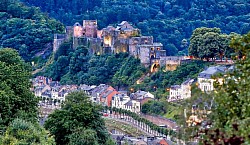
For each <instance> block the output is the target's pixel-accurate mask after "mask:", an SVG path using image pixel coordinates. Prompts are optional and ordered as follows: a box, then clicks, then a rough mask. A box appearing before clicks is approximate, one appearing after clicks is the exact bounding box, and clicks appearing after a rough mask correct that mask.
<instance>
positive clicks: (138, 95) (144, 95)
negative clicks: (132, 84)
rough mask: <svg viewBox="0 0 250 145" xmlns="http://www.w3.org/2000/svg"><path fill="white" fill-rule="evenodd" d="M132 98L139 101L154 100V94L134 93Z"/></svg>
mask: <svg viewBox="0 0 250 145" xmlns="http://www.w3.org/2000/svg"><path fill="white" fill-rule="evenodd" d="M130 97H131V98H132V99H137V100H138V99H143V98H152V99H154V95H153V94H151V93H150V92H145V91H141V90H138V91H136V92H135V93H132V94H131V95H130Z"/></svg>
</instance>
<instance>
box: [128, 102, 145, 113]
mask: <svg viewBox="0 0 250 145" xmlns="http://www.w3.org/2000/svg"><path fill="white" fill-rule="evenodd" d="M124 109H125V110H129V111H131V112H134V113H140V112H141V103H140V101H138V100H130V101H128V102H127V103H126V104H124Z"/></svg>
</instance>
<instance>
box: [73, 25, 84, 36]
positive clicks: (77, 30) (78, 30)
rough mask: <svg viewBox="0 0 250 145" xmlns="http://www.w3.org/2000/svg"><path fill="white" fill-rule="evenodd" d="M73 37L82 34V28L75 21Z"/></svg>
mask: <svg viewBox="0 0 250 145" xmlns="http://www.w3.org/2000/svg"><path fill="white" fill-rule="evenodd" d="M73 31H74V32H73V35H74V37H82V36H83V28H82V26H81V25H80V24H79V23H75V25H74V28H73Z"/></svg>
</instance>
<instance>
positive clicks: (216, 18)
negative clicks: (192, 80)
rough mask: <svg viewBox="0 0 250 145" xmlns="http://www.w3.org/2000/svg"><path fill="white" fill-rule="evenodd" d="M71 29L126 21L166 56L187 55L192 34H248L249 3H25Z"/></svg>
mask: <svg viewBox="0 0 250 145" xmlns="http://www.w3.org/2000/svg"><path fill="white" fill-rule="evenodd" d="M22 1H23V2H25V3H27V4H29V5H31V6H38V7H40V8H41V10H42V11H44V12H46V13H48V15H49V16H51V17H53V18H55V19H57V20H59V21H61V22H62V23H63V24H65V25H69V26H72V25H74V23H75V22H80V23H81V22H82V20H84V19H97V20H98V26H99V29H102V28H104V27H107V26H108V25H111V24H117V23H119V22H121V21H123V20H126V21H129V22H130V23H132V24H133V25H134V26H135V27H137V28H139V29H141V32H142V34H143V35H152V36H154V39H155V41H157V42H161V43H163V45H164V48H165V49H166V50H167V55H183V54H187V53H188V51H187V48H188V43H185V42H186V40H189V38H190V37H191V34H192V31H193V30H194V29H196V28H198V27H209V28H213V27H218V28H220V29H221V30H222V33H226V34H229V33H231V32H235V33H238V34H245V33H247V32H248V30H249V29H250V24H249V21H250V15H249V13H250V9H249V7H250V3H249V2H250V1H249V0H217V1H215V0H189V1H183V0H94V1H92V0H81V1H80V0H71V1H65V0H44V1H37V0H22Z"/></svg>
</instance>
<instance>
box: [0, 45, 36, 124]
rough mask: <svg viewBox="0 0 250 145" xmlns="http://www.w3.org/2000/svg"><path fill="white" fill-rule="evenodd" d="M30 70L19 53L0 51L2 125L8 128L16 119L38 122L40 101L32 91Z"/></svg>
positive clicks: (0, 109) (7, 50)
mask: <svg viewBox="0 0 250 145" xmlns="http://www.w3.org/2000/svg"><path fill="white" fill-rule="evenodd" d="M29 70H30V67H29V66H28V65H27V64H26V63H25V62H24V61H23V60H22V58H21V57H20V56H19V55H18V53H17V51H15V50H13V49H10V48H5V49H0V114H1V119H2V122H1V125H4V126H7V125H8V124H9V123H10V122H11V121H12V120H13V119H14V118H16V117H19V118H23V119H27V120H30V121H33V122H35V121H36V118H37V103H38V99H37V98H36V97H35V96H34V94H33V93H32V92H31V91H30V88H31V82H30V80H29V79H30V77H31V74H30V71H29Z"/></svg>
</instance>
